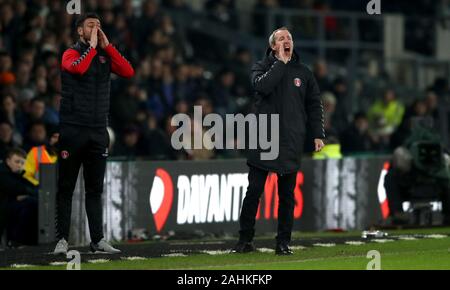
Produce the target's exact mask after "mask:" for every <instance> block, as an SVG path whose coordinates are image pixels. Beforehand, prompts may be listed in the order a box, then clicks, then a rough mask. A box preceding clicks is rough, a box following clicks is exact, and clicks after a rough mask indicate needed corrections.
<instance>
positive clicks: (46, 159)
mask: <svg viewBox="0 0 450 290" xmlns="http://www.w3.org/2000/svg"><path fill="white" fill-rule="evenodd" d="M42 127H43V128H44V129H45V126H42ZM58 138H59V134H58V133H54V134H53V135H52V136H51V137H50V140H48V142H46V143H45V144H42V145H37V146H34V147H32V148H31V149H30V151H29V152H28V154H27V158H26V160H25V167H24V170H25V174H24V176H23V177H24V178H25V179H26V180H28V181H29V182H30V183H31V184H33V185H35V186H39V172H40V166H41V164H54V163H56V161H57V160H58V153H57V149H56V143H57V142H58Z"/></svg>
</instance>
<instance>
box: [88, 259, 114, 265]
mask: <svg viewBox="0 0 450 290" xmlns="http://www.w3.org/2000/svg"><path fill="white" fill-rule="evenodd" d="M88 262H89V263H92V264H103V263H108V262H110V260H108V259H94V260H88Z"/></svg>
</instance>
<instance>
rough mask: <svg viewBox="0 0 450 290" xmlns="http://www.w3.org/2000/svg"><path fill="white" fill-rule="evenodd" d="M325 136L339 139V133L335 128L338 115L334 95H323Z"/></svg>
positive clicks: (327, 93)
mask: <svg viewBox="0 0 450 290" xmlns="http://www.w3.org/2000/svg"><path fill="white" fill-rule="evenodd" d="M322 104H323V116H324V128H325V136H327V137H328V138H329V137H330V136H333V137H335V138H336V139H338V138H339V131H338V130H337V129H336V128H335V127H334V124H335V122H334V120H335V116H336V115H335V114H336V98H335V96H334V95H333V93H330V92H324V93H323V94H322Z"/></svg>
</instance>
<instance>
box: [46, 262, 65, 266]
mask: <svg viewBox="0 0 450 290" xmlns="http://www.w3.org/2000/svg"><path fill="white" fill-rule="evenodd" d="M65 265H67V262H51V263H50V266H65Z"/></svg>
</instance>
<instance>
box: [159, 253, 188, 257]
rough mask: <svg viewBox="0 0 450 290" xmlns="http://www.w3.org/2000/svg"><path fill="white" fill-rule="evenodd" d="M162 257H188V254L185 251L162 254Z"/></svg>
mask: <svg viewBox="0 0 450 290" xmlns="http://www.w3.org/2000/svg"><path fill="white" fill-rule="evenodd" d="M161 257H187V255H186V254H183V253H170V254H164V255H161Z"/></svg>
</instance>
